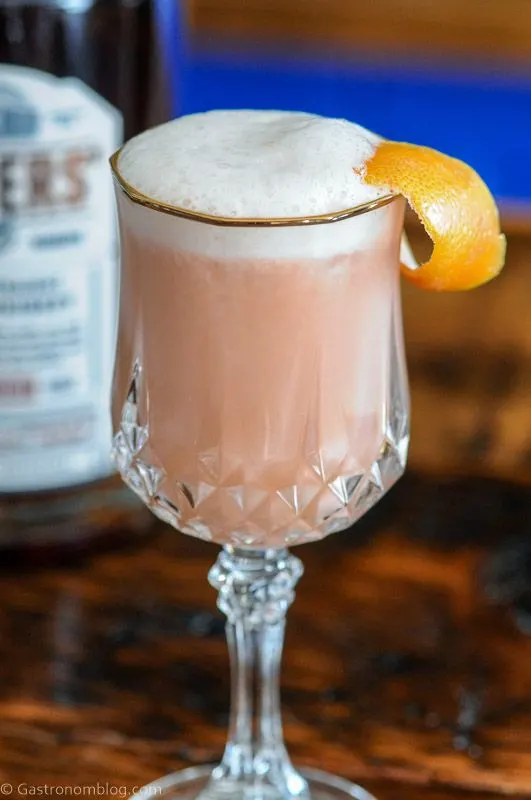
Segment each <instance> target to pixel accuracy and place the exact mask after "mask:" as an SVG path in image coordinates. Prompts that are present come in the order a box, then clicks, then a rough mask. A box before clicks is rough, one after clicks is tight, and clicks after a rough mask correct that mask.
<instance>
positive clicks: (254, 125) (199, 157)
mask: <svg viewBox="0 0 531 800" xmlns="http://www.w3.org/2000/svg"><path fill="white" fill-rule="evenodd" d="M377 141H378V140H377V137H375V136H374V134H371V133H370V132H369V131H367V130H365V129H364V128H362V127H360V126H359V125H355V124H354V123H352V122H347V121H346V120H342V119H327V118H325V117H318V116H314V115H312V114H302V113H296V112H288V111H209V112H207V113H205V114H191V115H190V116H185V117H180V118H178V119H175V120H172V121H171V122H167V123H166V124H165V125H160V126H159V127H157V128H152V129H151V130H148V131H146V132H145V133H142V134H140V135H139V136H136V137H135V138H134V139H132V140H131V141H130V142H128V143H127V144H126V146H125V148H124V150H123V151H122V154H121V156H120V161H119V168H120V171H121V173H122V175H123V176H124V178H125V179H126V180H127V181H128V182H129V183H130V184H132V185H133V186H134V187H135V188H136V189H138V190H140V191H141V192H143V193H144V194H147V195H149V196H150V197H153V198H155V199H156V200H160V201H162V202H164V203H169V204H171V205H175V206H179V207H181V208H185V209H189V210H192V211H199V212H203V213H204V214H213V215H215V216H221V217H305V216H310V215H314V214H327V213H329V212H334V211H341V210H343V209H346V208H351V207H352V206H356V205H360V204H361V203H365V202H367V201H370V200H374V199H376V198H377V197H380V196H382V195H384V194H386V190H385V189H376V188H374V187H371V186H367V185H365V184H364V183H363V181H362V180H361V178H360V177H359V175H357V174H356V173H355V172H354V169H355V168H359V167H362V166H363V164H364V163H365V162H366V161H367V159H368V158H369V157H370V156H371V155H372V153H373V152H374V148H375V144H376V143H377ZM353 168H354V169H353Z"/></svg>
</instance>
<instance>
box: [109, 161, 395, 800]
mask: <svg viewBox="0 0 531 800" xmlns="http://www.w3.org/2000/svg"><path fill="white" fill-rule="evenodd" d="M118 157H119V154H117V155H116V156H115V157H114V158H113V160H112V166H113V172H114V178H115V185H116V190H117V192H116V193H117V202H118V210H119V219H120V231H121V248H122V277H121V299H120V318H119V330H118V345H117V357H116V366H115V378H114V389H113V420H114V430H115V436H114V458H115V461H116V464H117V466H118V469H119V471H120V473H121V475H122V477H123V479H124V481H125V482H126V483H127V484H128V485H129V486H130V487H131V489H133V491H135V492H136V493H137V494H138V495H139V497H140V498H141V499H142V500H143V501H144V502H145V503H146V505H148V506H149V508H150V509H151V510H152V511H153V513H154V514H156V515H157V516H158V517H160V518H161V519H162V520H164V521H165V522H167V523H169V524H170V525H173V526H174V527H175V528H177V529H178V530H179V531H182V532H183V533H187V534H190V535H192V536H196V537H199V538H201V539H205V540H207V541H211V542H216V543H218V544H220V545H221V546H222V549H221V552H220V554H219V557H218V559H217V562H216V563H215V565H214V566H213V567H212V569H211V570H210V573H209V581H210V583H211V584H212V586H214V587H215V588H216V589H217V590H218V593H219V594H218V607H219V608H220V609H221V611H222V612H223V613H224V614H225V615H226V617H227V640H228V647H229V653H230V661H231V669H232V705H231V715H230V730H229V738H228V743H227V745H226V748H225V752H224V755H223V758H222V760H221V763H220V764H219V765H218V766H215V767H212V766H205V767H197V768H196V767H194V768H191V769H187V770H184V771H182V772H179V773H175V774H174V775H170V776H168V777H167V778H164V779H162V780H160V781H158V782H156V783H155V784H150V785H149V786H148V787H145V788H144V789H143V790H142V791H141V792H140V794H139V797H140V798H142V800H144V798H148V797H152V796H153V795H154V794H158V793H161V794H164V795H167V796H171V797H175V798H176V800H177V799H179V798H189V799H190V800H192V798H200V799H201V800H220V799H221V798H230V799H231V800H240V799H241V800H289V799H291V798H299V800H309V799H310V798H313V800H325V798H327V799H328V798H330V799H331V798H344V797H354V798H364V799H365V800H367V798H369V795H368V794H367V793H366V792H365V791H364V790H362V789H360V788H359V787H357V786H355V785H353V784H351V783H349V782H347V781H344V780H342V779H339V778H335V777H333V776H330V775H328V774H326V773H321V772H318V771H311V770H306V771H305V770H302V771H298V770H297V769H295V767H294V766H293V765H292V763H291V761H290V759H289V757H288V754H287V751H286V748H285V746H284V741H283V736H282V725H281V719H280V703H279V666H280V660H281V652H282V644H283V638H284V626H285V617H286V612H287V609H288V607H289V606H290V605H291V603H292V601H293V599H294V589H295V585H296V583H297V581H298V580H299V578H300V577H301V575H302V565H301V561H300V560H299V559H298V558H297V557H296V556H295V555H293V554H292V553H290V552H289V551H288V547H292V546H294V545H297V544H302V543H304V542H312V541H317V540H319V539H322V538H323V537H325V536H327V535H329V534H331V533H334V532H336V531H340V530H343V529H345V528H347V527H349V526H350V525H352V524H353V523H354V522H355V521H356V520H357V519H359V517H361V515H362V514H364V513H365V512H366V511H367V510H368V509H370V508H371V507H372V506H373V505H374V504H375V503H376V502H377V501H378V500H379V499H380V498H381V497H382V495H383V494H384V493H385V492H386V491H387V490H388V489H389V488H390V486H391V485H392V484H393V483H394V482H395V481H396V480H397V479H398V478H399V477H400V475H401V474H402V472H403V470H404V467H405V463H406V456H407V447H408V439H409V397H408V386H407V376H406V368H405V360H404V349H403V337H402V320H401V307H400V288H399V268H398V264H399V252H400V241H401V235H402V225H403V215H404V201H403V199H402V198H401V197H395V196H387V197H384V198H381V199H379V200H376V201H374V202H371V203H366V204H364V205H363V206H358V207H356V208H350V209H346V210H340V211H338V212H337V213H333V214H328V215H323V216H319V217H301V218H295V219H280V220H279V219H259V220H258V219H238V220H235V219H224V218H220V217H212V216H209V215H208V214H199V213H193V212H188V211H185V210H183V209H179V208H176V207H173V206H168V205H166V204H163V203H160V202H157V201H156V200H154V199H152V198H149V197H146V196H145V195H142V194H140V193H139V192H138V191H136V190H135V189H134V188H133V187H132V186H130V185H128V183H127V182H126V181H125V180H124V178H123V177H122V176H121V175H120V170H119V163H118ZM351 535H352V536H355V535H356V529H355V528H354V529H353V530H352V533H351Z"/></svg>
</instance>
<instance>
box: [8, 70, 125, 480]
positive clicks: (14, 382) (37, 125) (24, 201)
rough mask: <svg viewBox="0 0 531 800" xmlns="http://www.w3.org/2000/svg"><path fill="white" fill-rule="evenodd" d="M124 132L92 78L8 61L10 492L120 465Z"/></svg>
mask: <svg viewBox="0 0 531 800" xmlns="http://www.w3.org/2000/svg"><path fill="white" fill-rule="evenodd" d="M121 139H122V117H121V114H120V113H119V112H118V111H117V110H116V109H115V108H113V107H112V106H111V105H110V104H109V103H107V102H106V101H105V100H104V99H103V98H102V97H100V96H99V95H98V94H96V93H95V92H94V91H92V89H90V88H89V87H88V86H86V85H85V84H84V83H82V82H81V81H79V80H77V79H76V78H64V79H59V78H55V77H53V76H51V75H48V74H46V73H43V72H39V71H37V70H33V69H27V68H25V67H14V66H9V65H5V64H0V492H9V491H31V490H39V489H51V488H57V487H62V486H70V485H74V484H77V483H82V482H85V481H89V480H93V479H96V478H99V477H102V476H103V475H105V474H108V473H110V472H111V466H110V462H109V450H110V441H111V423H110V414H109V393H110V383H111V374H112V362H113V356H114V340H115V335H116V311H115V304H116V291H117V284H118V267H117V264H118V258H117V251H118V243H117V232H116V222H115V211H114V198H113V188H112V179H111V177H110V170H109V165H108V157H109V156H110V155H111V153H112V152H113V151H114V150H116V149H117V147H119V145H120V142H121Z"/></svg>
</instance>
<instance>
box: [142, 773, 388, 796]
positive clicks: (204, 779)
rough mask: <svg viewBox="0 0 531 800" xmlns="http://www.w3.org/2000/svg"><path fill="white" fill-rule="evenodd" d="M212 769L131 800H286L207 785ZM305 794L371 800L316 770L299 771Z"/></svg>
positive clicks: (178, 777)
mask: <svg viewBox="0 0 531 800" xmlns="http://www.w3.org/2000/svg"><path fill="white" fill-rule="evenodd" d="M212 769H213V766H205V767H190V768H189V769H183V770H182V771H181V772H174V773H173V774H171V775H166V777H164V778H160V779H159V780H158V781H153V783H149V784H148V785H147V786H144V787H143V788H142V789H140V791H138V792H137V793H136V794H134V795H133V796H132V798H131V800H158V798H161V799H162V800H289V797H280V795H278V794H277V793H276V792H275V791H274V789H273V787H270V786H256V787H253V786H244V787H241V788H239V787H237V785H235V783H234V782H232V781H227V782H226V783H225V782H224V781H223V782H221V781H217V782H215V783H212V782H210V777H211V775H212ZM301 774H302V775H303V777H304V778H305V779H306V781H307V783H308V788H309V794H308V795H304V797H305V798H306V797H307V800H348V798H351V799H352V798H354V799H355V800H375V798H374V797H373V796H372V795H371V794H369V792H366V791H365V789H362V788H361V787H360V786H356V784H355V783H350V782H349V781H346V780H343V778H336V777H335V775H329V774H328V773H327V772H321V771H320V770H317V769H303V770H301Z"/></svg>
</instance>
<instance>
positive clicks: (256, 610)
mask: <svg viewBox="0 0 531 800" xmlns="http://www.w3.org/2000/svg"><path fill="white" fill-rule="evenodd" d="M255 561H256V562H257V564H256V565H255V563H254V562H255ZM257 566H259V567H260V568H259V569H258V568H257ZM302 573H303V567H302V562H301V561H300V559H298V558H296V556H293V555H291V553H286V552H285V551H271V550H270V551H268V555H267V556H266V558H265V559H263V560H262V561H260V560H259V559H255V558H253V557H252V556H250V557H249V559H246V558H242V557H240V556H233V555H232V554H231V553H229V552H227V551H225V550H223V551H222V552H221V553H220V554H219V556H218V560H217V561H216V563H215V564H214V566H213V567H212V568H211V570H210V572H209V574H208V580H209V583H210V585H211V586H213V587H214V588H215V589H217V591H218V608H219V610H220V611H222V612H223V614H225V615H226V617H227V619H228V621H229V622H230V623H231V624H233V625H235V624H236V623H237V622H239V621H241V622H242V623H243V624H244V625H245V627H246V629H247V630H254V629H256V630H259V629H260V628H262V626H263V625H264V624H265V625H276V624H278V623H279V622H281V621H282V620H283V619H284V618H285V616H286V611H287V610H288V608H289V606H290V605H291V604H292V602H293V600H294V599H295V585H296V583H297V581H298V580H299V578H300V577H301V576H302Z"/></svg>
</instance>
